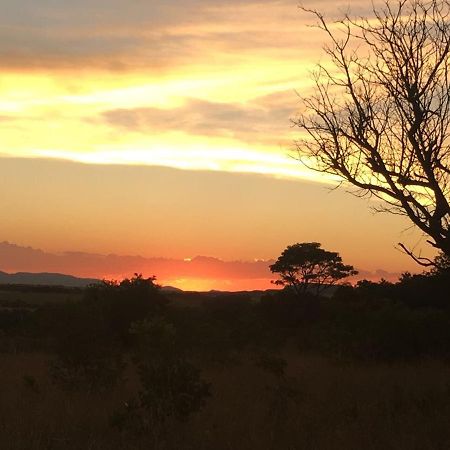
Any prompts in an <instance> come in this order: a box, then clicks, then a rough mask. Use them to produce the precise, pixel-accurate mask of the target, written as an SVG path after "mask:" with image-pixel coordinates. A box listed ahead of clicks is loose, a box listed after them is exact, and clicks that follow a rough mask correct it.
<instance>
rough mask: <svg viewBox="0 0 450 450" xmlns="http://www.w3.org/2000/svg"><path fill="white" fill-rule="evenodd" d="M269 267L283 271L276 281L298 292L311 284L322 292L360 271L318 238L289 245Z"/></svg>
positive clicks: (275, 270) (276, 270) (318, 291)
mask: <svg viewBox="0 0 450 450" xmlns="http://www.w3.org/2000/svg"><path fill="white" fill-rule="evenodd" d="M270 270H271V271H272V272H273V273H278V274H280V279H279V280H276V281H275V282H274V283H275V284H280V285H283V286H285V285H288V286H292V288H293V289H294V290H295V292H296V293H297V294H299V295H300V294H302V293H305V292H306V291H307V290H308V288H309V287H310V286H311V285H313V286H314V287H315V289H316V292H317V294H319V293H320V292H321V291H322V290H323V289H325V288H326V287H327V286H330V285H333V284H335V283H336V282H337V281H339V280H342V279H343V278H346V277H348V276H350V275H356V274H357V273H358V272H357V271H356V270H355V269H354V268H353V266H349V265H345V264H344V263H343V262H342V258H341V257H340V256H339V254H338V253H336V252H329V251H327V250H324V249H323V248H321V245H320V244H319V243H318V242H304V243H302V244H294V245H289V246H288V247H287V248H286V249H285V250H284V251H283V253H282V254H281V256H280V257H279V258H278V260H277V261H276V262H275V264H272V265H271V266H270Z"/></svg>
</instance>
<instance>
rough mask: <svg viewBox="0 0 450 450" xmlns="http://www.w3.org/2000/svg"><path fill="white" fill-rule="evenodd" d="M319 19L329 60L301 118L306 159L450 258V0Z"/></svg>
mask: <svg viewBox="0 0 450 450" xmlns="http://www.w3.org/2000/svg"><path fill="white" fill-rule="evenodd" d="M378 5H379V3H378ZM309 12H312V13H313V14H314V15H315V17H316V19H317V25H318V26H319V28H321V29H322V30H323V31H324V32H325V34H326V35H327V37H328V41H329V44H328V46H326V47H325V52H326V54H327V55H328V61H327V62H324V63H323V64H321V65H318V66H317V71H316V72H315V76H314V79H315V86H314V88H315V89H314V94H312V95H310V96H305V97H303V98H302V103H303V107H302V108H301V110H300V113H299V115H298V116H297V117H296V118H295V119H294V120H293V122H294V124H295V125H297V126H298V127H299V128H300V129H301V130H302V132H303V137H302V138H300V139H299V140H298V141H297V142H296V146H297V150H298V157H299V159H300V161H302V162H303V163H304V164H305V165H307V166H308V167H310V168H312V169H314V170H317V171H320V172H323V173H328V174H332V175H337V176H338V177H339V178H340V179H341V180H342V181H343V182H345V183H346V184H347V185H353V186H354V187H356V188H357V191H356V193H357V194H358V195H361V196H365V195H367V196H371V197H376V198H378V199H380V200H381V202H379V203H378V205H379V206H378V207H377V208H376V209H377V210H381V211H388V212H390V213H394V214H400V215H403V216H406V217H408V219H409V220H410V221H411V222H412V223H413V224H414V225H415V226H416V227H417V228H419V229H420V230H421V231H422V232H423V233H424V235H426V236H427V238H428V241H427V242H428V243H429V244H431V245H432V246H433V247H435V248H436V249H437V250H440V251H442V253H444V254H445V255H447V256H450V205H449V201H450V1H449V0H395V1H390V0H385V2H384V6H381V7H377V6H374V7H373V11H372V14H371V17H367V18H361V17H350V16H349V15H346V16H344V17H343V19H342V20H341V21H338V22H334V23H330V22H328V21H326V20H325V18H324V16H323V14H321V13H320V12H318V11H314V10H313V11H309ZM399 245H400V247H402V248H403V250H404V251H405V252H406V253H407V254H409V255H410V256H411V257H413V258H414V259H415V260H416V262H418V263H420V264H422V265H425V266H426V265H434V261H432V260H431V259H429V258H423V257H420V255H416V254H414V253H413V251H412V250H411V249H409V248H407V247H406V246H405V245H404V244H399Z"/></svg>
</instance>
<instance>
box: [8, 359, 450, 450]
mask: <svg viewBox="0 0 450 450" xmlns="http://www.w3.org/2000/svg"><path fill="white" fill-rule="evenodd" d="M47 358H48V357H47V356H46V355H42V354H18V355H4V354H3V355H0V390H1V392H0V395H1V397H0V448H1V449H2V450H19V449H21V450H22V449H23V450H41V449H68V450H71V449H80V450H81V449H108V450H114V449H144V448H145V449H149V448H161V449H163V448H164V449H173V450H175V449H193V450H194V449H195V450H202V449H203V450H207V449H208V450H213V449H214V450H230V449H233V450H237V449H239V450H241V449H242V450H246V449H248V450H250V449H258V450H266V449H267V450H269V449H273V450H275V449H277V450H279V449H286V450H288V449H301V450H308V449H311V450H312V449H317V450H325V449H327V450H328V449H330V450H331V449H333V450H334V449H336V450H338V449H343V450H344V449H345V450H351V449H355V450H361V449H364V450H372V449H373V450H375V449H376V450H378V449H380V450H381V449H383V450H389V449H396V450H402V449H405V450H414V449H417V450H427V449H442V450H444V449H446V450H447V449H449V448H450V428H449V426H448V425H449V424H450V367H449V366H448V365H446V364H444V363H442V362H438V361H427V362H423V363H415V364H394V365H383V364H376V365H356V364H338V363H336V362H333V361H330V360H327V359H324V358H319V357H313V356H298V355H290V356H288V357H287V359H288V362H289V366H288V373H287V375H286V377H285V378H282V379H277V378H276V377H275V376H273V375H271V374H269V373H266V372H264V371H262V370H261V369H259V368H257V367H255V365H254V364H253V363H252V362H245V361H244V362H243V363H242V364H240V365H233V366H227V367H210V368H207V369H206V370H205V371H204V377H205V378H206V379H208V381H210V382H211V383H212V390H213V397H212V398H211V399H210V400H209V402H208V403H207V406H206V407H205V409H203V410H202V411H201V412H200V413H199V414H197V415H195V416H194V417H192V418H191V420H190V421H189V422H187V423H183V424H171V425H170V426H168V429H167V434H166V437H165V439H159V440H158V441H157V442H155V441H152V442H149V440H148V439H147V438H146V437H145V436H144V437H135V436H132V435H129V434H124V433H121V432H119V431H117V430H115V429H112V428H111V427H110V426H109V417H110V414H111V413H112V412H113V411H114V410H115V409H116V408H118V407H119V406H120V405H121V404H123V402H124V401H126V400H127V399H129V398H130V396H132V395H133V393H135V392H136V389H137V383H136V381H135V380H134V376H133V374H132V373H130V374H128V381H127V382H126V383H124V384H123V385H121V386H118V387H117V388H116V389H115V390H113V391H111V392H107V393H105V394H102V395H100V394H98V395H93V394H87V393H73V394H67V393H65V392H63V391H61V390H60V389H59V388H57V387H55V386H53V385H52V384H51V382H50V380H49V379H48V375H47V366H46V362H47ZM24 376H25V377H28V378H25V379H24ZM33 379H34V380H35V382H34V381H33ZM291 390H294V391H295V392H296V395H295V396H292V397H290V394H289V393H290V392H291Z"/></svg>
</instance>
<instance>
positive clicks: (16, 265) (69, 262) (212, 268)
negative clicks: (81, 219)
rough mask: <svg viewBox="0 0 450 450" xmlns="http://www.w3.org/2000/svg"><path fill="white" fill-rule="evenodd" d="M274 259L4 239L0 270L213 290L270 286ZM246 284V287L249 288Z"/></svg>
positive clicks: (390, 276)
mask: <svg viewBox="0 0 450 450" xmlns="http://www.w3.org/2000/svg"><path fill="white" fill-rule="evenodd" d="M273 262H274V260H257V261H223V260H221V259H218V258H213V257H206V256H196V257H195V258H192V259H188V260H180V259H170V258H145V257H142V256H121V255H114V254H111V255H100V254H94V253H85V252H63V253H50V252H45V251H42V250H38V249H34V248H32V247H22V246H19V245H15V244H11V243H9V242H2V243H0V270H2V271H6V272H19V271H28V272H57V273H65V274H70V275H75V276H81V277H95V278H113V279H114V278H123V277H130V276H133V274H134V273H136V272H137V273H143V274H144V275H145V276H152V275H155V276H156V277H157V280H158V281H159V282H160V283H162V284H169V283H175V284H176V283H177V280H178V283H179V286H180V287H184V288H188V287H189V286H190V285H193V284H195V283H197V285H200V286H201V285H203V286H211V288H215V289H218V288H220V289H230V290H233V289H236V290H241V289H268V288H271V287H273V286H272V285H271V280H273V279H274V275H273V274H272V273H271V272H270V270H269V265H270V264H273ZM398 277H399V274H398V273H391V272H387V271H385V270H377V271H375V272H370V271H365V270H361V271H360V274H359V276H358V277H353V278H352V280H353V281H357V280H358V279H369V280H372V281H378V280H380V279H381V278H383V279H385V280H388V281H396V280H397V279H398ZM246 286H247V287H246Z"/></svg>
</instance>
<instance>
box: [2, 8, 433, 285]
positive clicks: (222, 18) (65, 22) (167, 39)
mask: <svg viewBox="0 0 450 450" xmlns="http://www.w3.org/2000/svg"><path fill="white" fill-rule="evenodd" d="M368 3H369V2H357V1H351V2H346V3H345V2H339V1H338V2H331V1H327V0H321V1H314V2H313V1H305V2H303V5H304V6H306V7H309V8H317V9H319V10H320V11H323V12H325V13H326V14H327V15H328V16H329V17H330V18H331V19H332V18H334V17H338V16H339V14H340V13H342V12H345V11H347V10H348V9H349V8H350V10H351V11H353V12H354V13H356V14H364V13H366V12H367V11H366V9H367V5H368ZM0 4H1V6H2V15H1V16H0V65H1V71H0V136H1V148H0V187H1V192H2V193H3V196H2V197H1V198H0V208H1V210H2V211H4V212H6V213H4V214H2V220H1V221H0V241H4V242H7V243H9V244H8V245H9V246H4V247H1V246H0V251H3V252H4V254H6V249H9V250H8V251H10V250H11V248H12V249H15V250H20V249H23V248H28V249H29V250H30V249H35V250H41V251H42V252H44V253H48V254H51V255H54V256H55V255H60V256H62V255H66V256H64V258H60V259H56V260H57V261H58V264H59V265H60V270H58V267H55V264H54V263H51V264H50V263H49V262H48V261H47V260H45V261H47V262H45V261H44V260H39V259H38V260H37V261H41V262H40V265H39V264H37V263H36V264H35V265H27V262H26V261H27V259H26V258H25V259H22V260H17V261H19V262H16V263H14V264H13V263H9V262H8V258H3V259H1V255H0V263H1V265H0V270H5V271H17V270H34V271H39V269H41V270H47V269H48V268H49V267H51V268H52V269H54V271H59V272H66V273H69V272H71V273H73V274H75V275H84V276H90V275H92V276H99V277H103V276H105V277H121V276H128V275H129V274H130V273H133V272H136V271H138V272H139V271H143V272H146V273H145V274H147V275H156V276H157V277H158V279H159V280H160V281H161V282H163V283H165V284H167V283H171V284H174V285H177V286H179V287H182V288H192V289H194V288H198V289H210V288H221V289H222V288H226V287H227V286H228V287H229V288H230V289H237V288H238V287H237V286H239V289H241V288H245V287H246V286H248V287H252V288H254V287H258V286H263V287H267V286H268V284H267V283H268V282H269V281H270V277H271V275H270V273H268V271H267V266H268V264H269V263H270V261H273V260H274V259H276V258H277V256H278V255H279V254H280V253H281V251H282V250H283V249H284V248H285V247H286V246H287V245H289V244H293V243H295V242H311V241H318V242H321V243H322V244H323V247H324V248H326V249H329V250H333V251H339V252H340V254H341V255H342V256H343V258H344V262H346V263H350V264H353V265H355V266H356V267H358V269H360V270H361V272H362V273H367V274H369V273H370V274H377V273H378V274H388V273H390V274H398V273H400V272H402V271H405V270H417V267H416V266H415V265H414V263H413V262H412V261H410V260H409V259H408V257H407V256H405V255H403V254H401V253H400V252H399V251H398V250H396V249H395V248H394V247H395V245H396V243H397V242H399V241H402V242H407V243H408V244H410V245H411V246H413V247H414V246H415V247H416V248H419V249H420V248H421V247H422V246H423V242H424V239H423V238H422V237H421V236H420V235H419V234H418V233H417V232H415V231H414V230H412V229H411V228H410V226H409V223H408V222H407V221H406V220H405V219H404V218H401V217H393V216H388V215H381V214H377V215H374V214H373V213H372V212H371V210H370V207H371V206H372V207H373V206H374V204H370V203H369V202H367V201H366V200H361V199H357V198H355V197H354V196H352V195H350V194H348V193H346V192H345V189H343V190H338V191H332V192H330V188H332V187H333V186H334V184H333V183H334V181H333V180H330V179H327V178H325V177H324V176H323V175H321V174H319V173H316V172H312V171H310V170H307V169H306V168H305V167H303V166H301V165H300V164H299V162H298V161H296V160H295V158H294V157H293V156H295V153H294V152H293V149H294V146H293V141H294V139H295V138H296V137H297V136H298V132H297V130H296V129H295V128H293V127H292V125H291V122H290V119H291V118H293V117H295V114H296V111H297V109H298V105H299V100H298V99H299V97H298V96H299V94H300V95H307V94H308V93H311V89H312V86H313V84H312V81H311V80H312V77H311V72H312V71H313V70H314V67H315V65H316V64H317V63H318V62H319V61H322V60H323V58H324V54H323V51H322V49H321V48H322V45H323V36H322V35H321V33H320V32H319V31H318V30H316V29H314V28H312V27H311V26H310V25H312V24H313V23H314V20H313V18H312V17H311V15H309V14H306V13H305V12H304V11H302V10H300V9H299V8H298V3H297V1H291V0H279V1H271V0H265V1H251V0H249V1H240V0H230V1H228V2H219V1H217V0H202V1H200V0H186V1H184V2H182V3H181V2H177V1H174V0H151V1H150V0H146V1H144V0H126V1H125V0H108V1H106V0H89V1H88V0H79V1H77V2H73V1H67V0H40V1H39V2H36V1H35V0H15V1H12V0H0ZM375 206H376V205H375ZM67 252H69V253H67ZM80 253H83V254H85V255H91V256H92V255H97V256H98V255H103V256H105V255H119V256H121V257H127V256H130V255H131V256H141V257H143V258H144V259H146V258H147V259H151V260H152V265H150V266H149V265H148V264H147V263H148V261H147V260H146V261H147V262H146V263H145V264H144V263H143V262H142V260H139V259H136V260H132V263H133V264H135V265H136V267H135V268H132V267H131V266H130V264H129V265H128V266H120V267H116V266H114V267H113V266H111V265H109V266H108V264H106V265H105V263H103V262H102V263H100V262H98V263H97V265H95V263H92V264H91V263H89V264H87V265H86V264H85V266H83V264H84V263H82V262H79V261H78V260H77V261H78V262H77V263H75V259H76V258H75V257H74V256H73V255H75V254H80ZM8 255H9V253H8ZM30 255H31V254H30ZM67 255H72V260H71V261H72V262H70V261H69V259H70V258H68V257H67ZM10 256H11V255H10ZM198 256H200V257H202V258H204V257H207V258H210V259H209V260H208V259H207V260H200V261H201V262H202V264H198V261H199V260H198V259H195V258H196V257H198ZM30 257H31V256H30ZM161 258H163V259H164V260H165V261H166V260H169V261H172V263H167V261H166V263H164V264H162V263H161V262H160V263H159V265H158V264H157V263H155V261H160V259H161ZM9 260H11V261H12V260H14V258H12V257H11V258H9ZM94 260H95V258H94ZM193 260H195V261H196V267H197V268H196V269H195V270H193V269H192V270H191V269H189V270H187V269H186V267H188V266H189V264H190V263H191V264H192V261H193ZM261 260H263V261H265V263H264V264H265V266H264V267H265V269H264V271H263V272H258V271H256V272H257V273H256V272H255V273H254V272H252V270H253V269H251V270H249V272H248V277H247V278H245V277H244V278H242V277H240V278H239V277H238V275H236V274H237V273H238V272H239V270H240V269H239V270H238V271H237V272H236V270H235V271H234V272H233V270H231V271H230V270H228V269H226V270H225V269H223V270H222V269H218V268H217V264H216V263H215V262H213V261H220V262H224V263H226V264H228V265H230V264H232V263H235V266H234V267H238V268H239V267H241V266H239V264H240V263H242V262H246V263H248V264H250V266H251V264H253V265H256V266H257V267H259V265H261V264H260V261H261ZM20 261H21V262H20ZM54 261H55V260H54ZM97 261H98V258H97ZM139 261H141V262H139ZM208 261H209V263H208ZM181 263H182V264H181ZM238 263H239V264H238ZM30 264H31V263H30ZM49 264H50V265H49ZM52 264H53V265H52ZM171 264H172V267H173V269H172V272H171V269H170V267H171ZM180 264H181V265H180ZM236 264H237V265H236ZM163 266H164V267H163ZM219 266H220V264H219ZM30 267H31V269H30ZM86 267H89V270H87V269H86ZM180 267H182V269H180ZM189 267H191V268H192V266H189ZM208 267H209V269H208ZM220 267H222V266H220ZM223 267H225V266H223ZM227 267H228V266H227ZM252 267H253V266H252ZM221 270H222V272H221ZM150 271H151V272H152V273H149V272H150ZM380 271H382V272H380ZM88 272H89V273H88ZM244 272H245V271H244ZM220 273H222V275H220ZM219 275H220V276H219ZM386 276H387V275H386ZM252 277H253V278H252ZM238 278H239V279H240V281H239V282H237V281H236V280H237V279H238ZM261 280H263V281H261Z"/></svg>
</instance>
